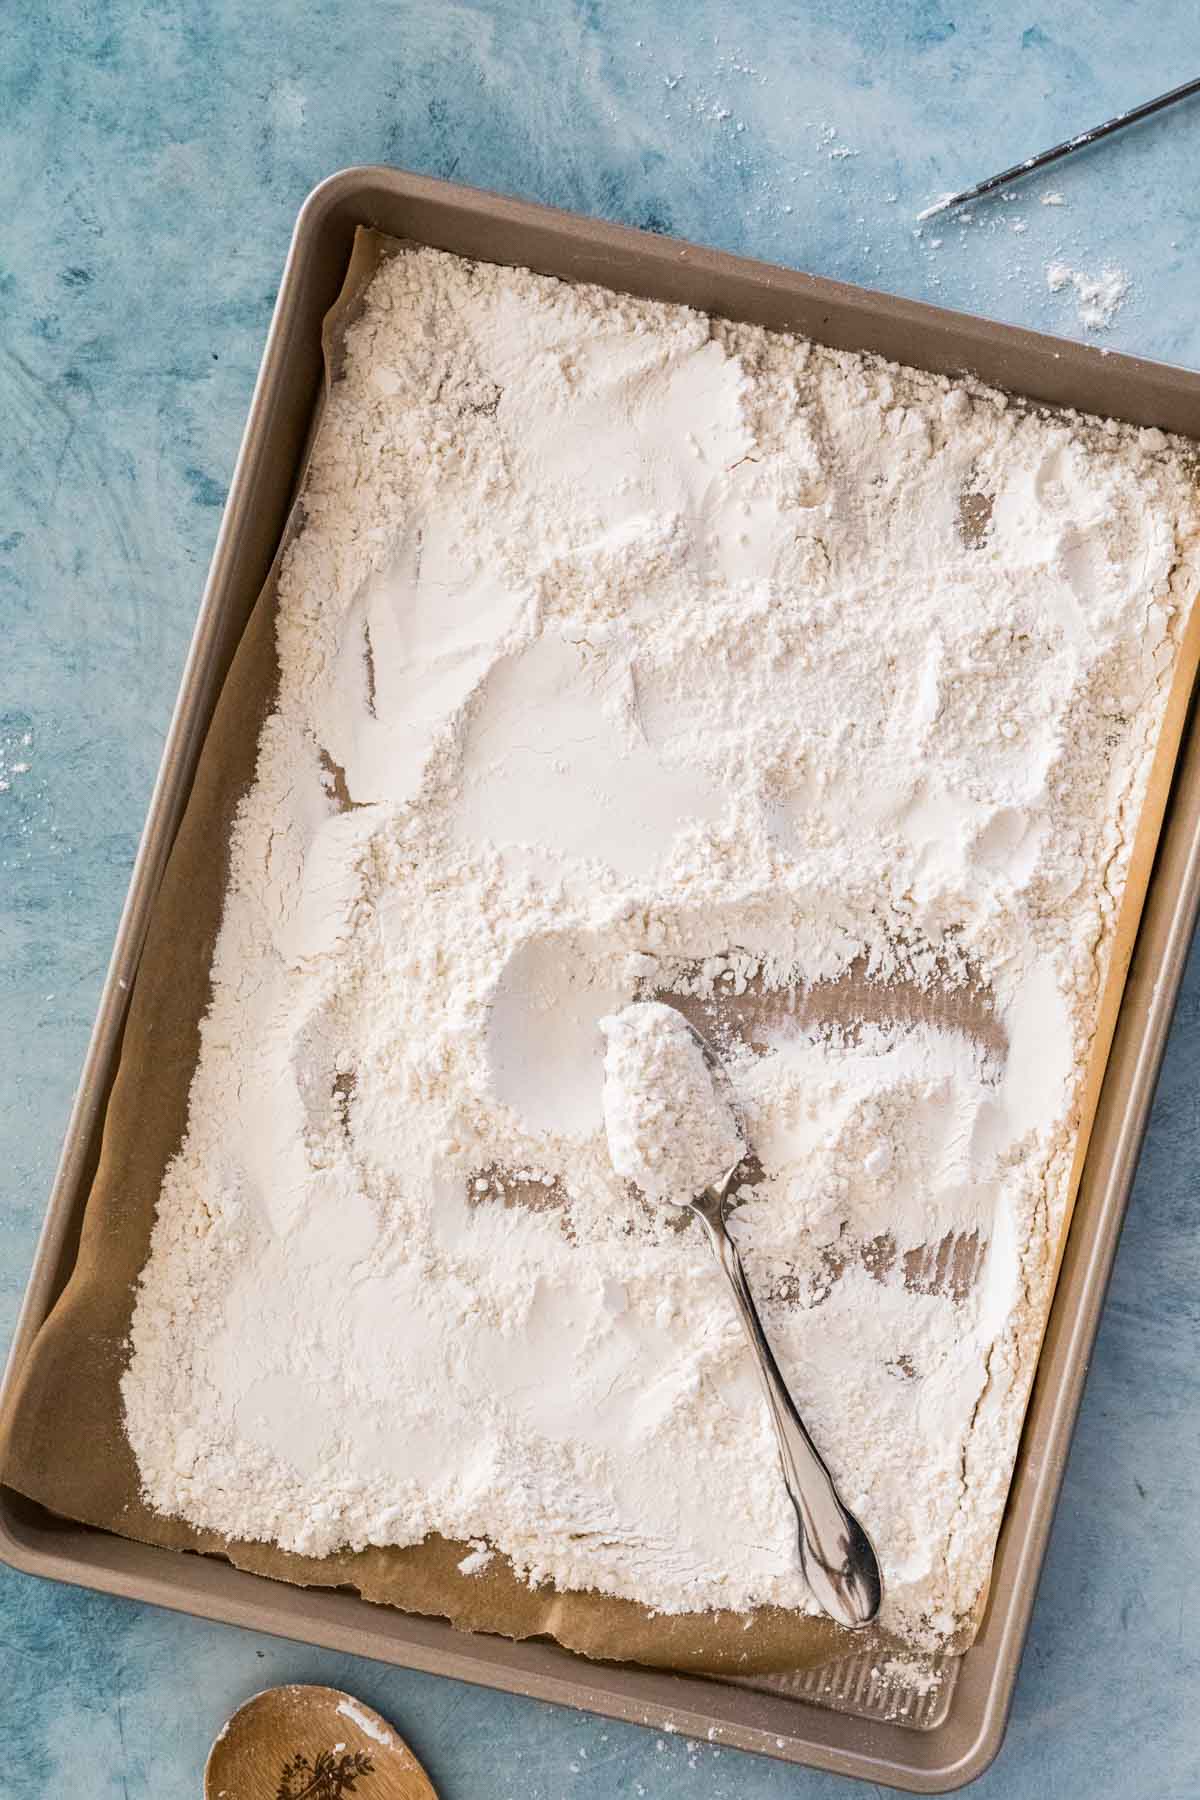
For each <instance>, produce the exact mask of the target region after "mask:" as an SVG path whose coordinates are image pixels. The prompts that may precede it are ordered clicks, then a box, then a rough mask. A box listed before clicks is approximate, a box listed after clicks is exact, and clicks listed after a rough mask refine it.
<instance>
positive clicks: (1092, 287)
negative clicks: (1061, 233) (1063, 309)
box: [1046, 262, 1129, 331]
mask: <svg viewBox="0 0 1200 1800" xmlns="http://www.w3.org/2000/svg"><path fill="white" fill-rule="evenodd" d="M1046 286H1047V287H1048V288H1049V289H1050V292H1051V293H1052V294H1058V293H1061V292H1062V290H1063V288H1065V287H1067V286H1070V287H1073V288H1074V290H1075V299H1076V311H1077V313H1078V315H1079V323H1080V324H1081V325H1082V326H1084V328H1085V329H1086V330H1088V331H1105V330H1107V328H1108V326H1110V325H1111V324H1112V322H1113V320H1114V319H1115V317H1116V315H1117V312H1118V310H1119V308H1120V307H1121V306H1122V305H1123V304H1124V302H1125V297H1126V295H1127V294H1128V292H1129V277H1128V275H1126V273H1125V271H1124V269H1115V268H1112V267H1111V266H1110V267H1109V268H1106V269H1104V270H1103V271H1102V273H1101V274H1099V275H1085V274H1084V272H1083V270H1082V269H1072V268H1068V266H1067V264H1066V263H1065V262H1051V263H1047V264H1046Z"/></svg>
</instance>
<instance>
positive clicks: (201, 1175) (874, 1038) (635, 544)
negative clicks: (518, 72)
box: [124, 250, 1200, 1645]
mask: <svg viewBox="0 0 1200 1800" xmlns="http://www.w3.org/2000/svg"><path fill="white" fill-rule="evenodd" d="M1198 520H1200V515H1198V509H1197V503H1196V496H1195V492H1194V489H1193V486H1192V479H1191V475H1190V472H1189V470H1188V467H1187V465H1186V462H1185V459H1184V451H1183V447H1182V446H1181V445H1179V444H1177V443H1175V442H1173V441H1170V440H1167V439H1165V438H1164V437H1163V436H1162V435H1161V434H1159V433H1157V432H1138V431H1134V430H1130V429H1126V428H1123V427H1116V426H1111V425H1105V424H1101V423H1098V422H1096V421H1087V420H1080V419H1068V418H1063V417H1041V416H1035V415H1033V414H1032V413H1030V412H1028V411H1025V410H1022V409H1020V408H1018V407H1017V406H1015V405H1012V404H1010V403H1008V402H1007V401H1006V400H1005V399H1004V398H1003V397H1002V396H1000V395H998V394H995V393H992V392H988V391H985V390H982V389H978V388H975V387H972V386H971V385H970V384H967V383H961V382H960V383H951V382H949V381H947V380H944V379H939V378H936V377H932V376H926V375H920V374H914V373H912V372H910V371H904V370H901V369H897V368H894V367H889V366H886V365H884V364H882V363H878V362H874V361H871V360H870V359H864V358H859V357H855V356H851V355H846V354H841V353H836V352H832V351H827V350H822V349H818V348H815V347H813V346H812V345H809V344H807V343H804V342H800V341H794V340H791V339H788V338H785V337H782V336H775V335H771V334H769V333H767V332H764V331H762V330H759V329H756V328H750V327H744V326H739V325H734V324H729V323H725V322H722V321H720V320H715V319H714V320H709V319H706V318H703V317H701V316H698V315H697V314H695V313H692V312H688V311H686V310H683V309H681V308H678V307H671V306H665V305H656V304H651V303H648V302H643V301H638V300H632V299H623V298H619V297H614V296H613V295H610V294H608V293H606V292H603V291H600V290H597V289H594V288H588V287H571V286H568V285H564V284H561V283H558V282H556V281H553V280H550V279H547V278H544V277H539V276H535V275H531V274H528V273H524V272H521V271H511V270H502V269H498V268H494V267H489V266H485V265H480V266H476V265H473V264H471V263H468V262H464V261H461V260H458V259H456V258H454V257H451V256H448V255H444V254H441V253H438V252H435V251H427V250H413V251H407V252H404V253H402V254H399V255H397V256H396V257H395V258H394V260H392V261H390V262H389V263H387V264H386V265H385V266H384V268H383V269H382V270H381V272H380V273H379V275H378V276H377V277H376V278H375V280H374V282H373V284H372V286H371V289H370V293H369V297H368V304H367V305H366V308H365V311H364V313H363V316H362V318H361V319H360V320H359V322H358V323H357V324H356V325H355V326H354V327H353V328H352V330H351V331H350V333H349V335H348V342H347V352H346V365H345V376H344V379H342V380H341V381H339V383H338V384H337V386H336V387H335V389H334V391H333V394H332V396H331V398H330V401H329V404H328V406H327V409H326V412H325V416H324V419H323V421H322V424H321V428H320V432H319V436H318V440H317V444H316V448H315V452H314V456H313V461H312V465H311V470H310V474H309V477H308V480H307V484H306V488H305V494H304V502H303V529H302V530H301V531H300V533H299V535H298V536H297V538H296V539H295V541H294V542H293V544H292V546H291V548H290V549H289V551H288V553H287V555H286V557H285V559H284V564H283V570H282V576H281V581H280V610H279V630H278V640H279V653H280V662H281V681H280V687H279V694H278V700H277V703H276V707H275V710H274V712H273V713H272V715H271V716H270V718H269V719H268V721H267V724H266V726H265V728H264V730H263V733H262V738H261V745H260V755H259V763H258V771H257V776H256V779H255V782H254V785H253V788H252V790H251V792H250V793H249V795H248V797H247V798H246V800H245V802H244V804H243V806H242V808H241V812H240V814H239V818H238V821H237V826H236V830H235V834H234V841H233V846H232V867H231V876H230V885H229V892H228V899H227V903H226V909H225V915H224V921H223V925H222V928H221V933H220V937H219V941H218V944H217V948H216V953H215V960H214V966H213V993H212V1004H211V1008H210V1011H209V1013H208V1016H207V1018H206V1019H205V1021H204V1025H203V1031H202V1039H201V1052H200V1058H199V1063H198V1067H197V1070H196V1074H195V1078H194V1082H193V1087H192V1092H191V1107H190V1118H189V1125H188V1131H187V1136H186V1140H185V1142H184V1145H183V1147H182V1149H181V1151H180V1154H179V1155H178V1157H177V1158H176V1159H175V1161H174V1162H173V1163H172V1164H171V1166H170V1168H169V1170H168V1171H167V1174H166V1178H165V1181H164V1185H163V1191H162V1198H161V1204H160V1209H159V1215H158V1222H157V1226H156V1230H155V1235H154V1242H153V1249H152V1253H151V1257H150V1260H149V1263H148V1266H147V1268H146V1271H145V1273H144V1276H143V1279H142V1283H141V1287H140V1291H139V1295H138V1301H137V1308H136V1314H135V1318H134V1323H133V1332H132V1356H131V1361H130V1365H129V1369H128V1372H127V1374H126V1376H125V1379H124V1396H125V1405H126V1419H127V1427H128V1432H129V1437H130V1440H131V1443H132V1445H133V1447H134V1450H135V1452H136V1455H137V1460H138V1465H139V1468H140V1471H141V1478H142V1481H143V1483H144V1486H145V1492H146V1494H147V1496H148V1498H149V1500H150V1501H151V1503H152V1504H153V1505H154V1506H156V1507H157V1508H159V1509H160V1510H162V1511H163V1512H166V1513H170V1514H177V1515H179V1516H182V1517H184V1518H186V1519H188V1520H191V1521H192V1522H194V1523H195V1524H197V1525H201V1526H206V1527H210V1528H212V1529H215V1530H217V1531H219V1532H224V1533H227V1534H229V1535H231V1536H233V1537H238V1538H258V1539H266V1540H273V1541H275V1542H277V1543H279V1544H280V1545H282V1546H284V1547H285V1548H287V1549H291V1550H295V1551H300V1552H304V1553H307V1554H310V1555H321V1554H323V1553H326V1552H328V1551H331V1550H333V1549H334V1548H336V1547H339V1546H345V1545H349V1546H355V1547H360V1546H365V1545H387V1544H413V1543H416V1542H418V1541H420V1540H421V1539H422V1538H423V1537H424V1536H425V1535H426V1534H427V1533H430V1532H440V1533H442V1534H443V1535H445V1536H446V1537H449V1538H453V1539H457V1540H459V1541H460V1542H462V1543H463V1544H469V1545H471V1546H473V1548H472V1550H471V1553H470V1554H471V1556H475V1555H476V1554H477V1553H480V1554H482V1553H485V1552H494V1553H496V1554H499V1555H503V1556H504V1557H507V1558H509V1559H511V1561H512V1563H513V1564H514V1566H515V1567H516V1568H517V1570H518V1571H519V1572H521V1574H522V1575H524V1576H526V1577H527V1578H528V1579H529V1580H530V1581H534V1582H536V1581H541V1580H551V1581H553V1582H554V1583H556V1584H557V1585H558V1587H559V1588H560V1589H570V1588H592V1589H598V1590H600V1591H602V1592H604V1593H607V1594H614V1595H623V1596H628V1597H629V1598H632V1599H634V1600H638V1601H642V1602H644V1603H646V1604H647V1605H649V1606H653V1607H656V1608H659V1609H662V1610H664V1611H668V1612H669V1611H681V1610H690V1609H705V1608H711V1607H731V1608H735V1609H739V1610H744V1609H748V1608H751V1607H754V1606H756V1605H758V1604H762V1603H767V1602H771V1603H776V1604H778V1605H780V1606H785V1607H795V1608H802V1609H803V1608H808V1609H809V1610H812V1603H811V1601H810V1599H809V1596H808V1593H807V1590H806V1587H805V1584H804V1581H803V1579H802V1577H801V1575H800V1571H799V1566H798V1561H797V1555H796V1543H795V1522H794V1518H793V1517H792V1514H791V1507H790V1504H789V1502H788V1499H787V1496H786V1494H785V1492H784V1489H783V1486H782V1483H781V1482H780V1480H779V1474H778V1466H777V1458H776V1454H775V1447H774V1444H773V1441H772V1437H771V1431H770V1426H769V1424H768V1421H767V1418H766V1415H765V1413H764V1410H763V1402H762V1399H761V1396H760V1394H759V1391H758V1387H757V1382H756V1377H755V1371H754V1367H753V1364H752V1362H751V1360H750V1357H749V1355H748V1353H747V1350H746V1348H745V1345H744V1344H743V1342H742V1340H741V1334H740V1330H739V1327H738V1323H737V1319H736V1317H735V1316H734V1313H733V1309H732V1308H731V1307H730V1306H729V1304H728V1295H727V1293H726V1292H725V1289H724V1278H723V1276H722V1274H721V1272H720V1270H719V1269H718V1268H717V1267H716V1266H715V1264H714V1262H713V1260H712V1258H711V1256H710V1255H709V1253H708V1250H707V1246H706V1244H705V1241H704V1238H703V1234H702V1229H701V1227H700V1226H699V1224H698V1223H694V1222H692V1221H690V1220H688V1219H687V1217H686V1215H680V1214H679V1213H678V1212H677V1211H676V1209H675V1208H672V1207H659V1206H655V1205H653V1204H651V1203H649V1202H648V1201H646V1200H644V1199H642V1198H641V1197H639V1196H637V1195H636V1194H633V1193H631V1192H630V1189H629V1187H628V1185H627V1183H626V1181H625V1180H624V1179H623V1178H622V1177H621V1176H620V1175H619V1174H617V1173H616V1172H615V1171H614V1169H613V1167H612V1164H611V1162H610V1159H609V1155H608V1150H607V1145H606V1140H605V1129H604V1118H603V1103H602V1102H603V1084H604V1077H603V1059H604V1053H605V1040H604V1037H603V1034H602V1032H601V1030H600V1021H601V1020H603V1019H605V1018H608V1017H610V1016H613V1015H619V1014H621V1012H622V1010H623V1009H624V1008H626V1007H627V1006H629V1005H630V1004H631V1003H633V1002H641V1001H662V1000H664V999H669V1000H670V1001H671V1003H672V1004H675V1003H678V1004H679V1005H681V1006H683V1007H684V1008H685V1010H686V1008H687V1007H692V1008H695V1009H698V1011H697V1014H696V1016H697V1017H698V1018H702V1019H703V1020H704V1021H705V1029H706V1032H707V1034H708V1035H710V1036H712V1035H713V1034H714V1033H715V1034H716V1037H717V1041H718V1043H719V1046H720V1048H721V1051H722V1054H723V1056H724V1057H725V1058H726V1060H727V1062H728V1066H729V1068H730V1070H731V1072H732V1074H733V1076H734V1078H735V1080H736V1083H737V1087H738V1091H739V1094H740V1096H741V1098H742V1101H743V1103H744V1107H745V1112H746V1118H747V1125H748V1129H749V1133H750V1137H751V1141H752V1142H753V1144H754V1147H755V1150H756V1152H757V1155H758V1157H759V1159H760V1160H761V1163H762V1171H761V1179H757V1180H756V1181H755V1183H754V1185H753V1186H747V1187H746V1188H745V1189H744V1190H743V1191H742V1192H741V1194H740V1196H739V1198H740V1204H739V1205H738V1207H737V1210H736V1215H735V1217H736V1224H735V1229H736V1232H737V1235H738V1240H739V1244H740V1246H741V1249H742V1252H743V1255H744V1257H745V1260H746V1263H747V1268H748V1273H749V1277H750V1280H751V1282H752V1284H753V1287H754V1291H755V1294H756V1296H760V1297H761V1298H762V1302H763V1310H764V1314H765V1319H766V1323H767V1327H768V1329H769V1331H770V1334H771V1338H772V1342H773V1344H774V1347H775V1350H776V1352H777V1355H778V1358H779V1361H780V1364H781V1367H782V1369H783V1372H784V1374H785V1377H786V1378H787V1380H788V1382H789V1383H790V1385H791V1387H792V1390H793V1392H794V1393H795V1395H796V1398H797V1402H798V1404H799V1407H800V1409H801V1411H802V1413H803V1415H804V1417H805V1420H806V1422H807V1423H808V1425H809V1427H810V1428H811V1430H812V1432H813V1435H814V1438H815V1439H816V1441H817V1442H818V1443H819V1445H820V1447H821V1450H822V1452H823V1454H824V1455H825V1456H826V1457H827V1458H828V1461H829V1464H830V1467H831V1469H832V1470H833V1473H834V1475H835V1478H836V1480H837V1482H838V1484H839V1487H840V1489H841V1491H842V1493H843V1494H844V1496H845V1498H846V1500H847V1502H848V1504H849V1505H850V1506H851V1507H852V1508H853V1510H854V1512H855V1513H856V1514H857V1515H858V1516H859V1517H860V1518H861V1519H862V1521H863V1524H864V1525H865V1527H866V1529H867V1530H868V1531H869V1533H870V1535H871V1538H872V1541H873V1542H874V1544H875V1545H876V1546H877V1548H878V1551H879V1554H880V1557H881V1560H882V1564H883V1574H884V1582H885V1610H884V1615H883V1619H882V1622H883V1623H884V1624H885V1625H887V1626H889V1627H891V1628H892V1629H894V1630H897V1631H899V1632H901V1633H903V1634H904V1635H905V1636H906V1637H908V1638H909V1639H911V1640H912V1641H914V1642H916V1643H920V1644H927V1645H936V1644H938V1643H939V1642H942V1641H943V1640H944V1639H945V1637H946V1636H947V1634H949V1633H951V1632H953V1631H955V1630H957V1629H958V1628H960V1627H961V1626H963V1625H964V1623H965V1622H967V1621H969V1619H970V1617H971V1615H972V1609H973V1608H974V1606H975V1604H976V1601H977V1599H978V1596H979V1594H980V1590H981V1588H982V1586H983V1584H984V1582H985V1581H986V1578H987V1574H988V1570H989V1567H990V1562H991V1556H992V1550H993V1545H994V1541H995V1535H996V1531H997V1527H998V1524H999V1520H1000V1514H1001V1509H1002V1506H1003V1503H1004V1497H1005V1493H1006V1490H1007V1486H1008V1482H1009V1477H1010V1471H1011V1467H1012V1459H1013V1455H1014V1452H1015V1448H1016V1443H1017V1436H1018V1431H1019V1427H1020V1421H1021V1416H1022V1411H1023V1407H1024V1402H1025V1398H1026V1394H1027V1391H1028V1387H1029V1382H1030V1378H1031V1374H1032V1368H1033V1362H1034V1358H1035V1353H1036V1348H1037V1343H1038V1337H1039V1333H1040V1329H1041V1325H1042V1321H1043V1318H1044V1314H1045V1308H1046V1305H1047V1303H1048V1298H1049V1292H1050V1286H1051V1281H1052V1273H1053V1268H1054V1261H1055V1254H1056V1246H1057V1243H1058V1238H1059V1231H1060V1227H1061V1224H1062V1221H1063V1218H1064V1214H1065V1209H1066V1206H1067V1204H1068V1190H1069V1171H1070V1167H1071V1160H1072V1151H1073V1144H1074V1137H1075V1132H1076V1127H1077V1123H1078V1110H1077V1086H1078V1082H1077V1077H1078V1071H1079V1069H1080V1067H1081V1065H1082V1064H1083V1062H1084V1061H1085V1060H1086V1057H1087V1053H1088V1048H1089V1044H1090V1041H1091V1038H1092V1035H1093V1031H1094V1028H1095V1020H1096V1013H1097V1006H1098V1001H1099V996H1100V992H1101V988H1102V984H1103V982H1104V978H1105V974H1106V970H1107V967H1108V962H1109V956H1110V951H1111V945H1112V940H1113V929H1114V922H1115V919H1116V915H1117V910H1118V906H1119V903H1120V899H1121V894H1122V890H1123V885H1124V881H1125V875H1126V869H1127V863H1128V857H1129V850H1130V842H1131V836H1132V832H1133V828H1134V826H1135V824H1136V821H1137V818H1138V814H1139V808H1140V806H1141V803H1142V800H1143V797H1144V793H1145V789H1146V781H1147V775H1148V770H1149V767H1150V762H1151V758H1152V753H1153V750H1154V746H1155V743H1156V740H1157V736H1158V732H1159V727H1160V723H1161V720H1162V716H1163V709H1164V704H1165V697H1166V694H1167V690H1168V687H1169V684H1170V681H1171V677H1172V672H1173V670H1174V667H1175V663H1176V658H1177V653H1178V649H1179V645H1180V641H1181V637H1182V632H1183V627H1184V623H1185V620H1186V612H1187V607H1188V605H1189V603H1190V599H1191V596H1192V594H1193V592H1194V591H1195V586H1196V575H1197V566H1198V564H1197V524H1198ZM847 996H849V1000H848V999H847ZM474 1566H476V1565H475V1564H472V1567H474Z"/></svg>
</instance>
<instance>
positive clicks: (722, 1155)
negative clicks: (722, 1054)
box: [600, 1000, 745, 1205]
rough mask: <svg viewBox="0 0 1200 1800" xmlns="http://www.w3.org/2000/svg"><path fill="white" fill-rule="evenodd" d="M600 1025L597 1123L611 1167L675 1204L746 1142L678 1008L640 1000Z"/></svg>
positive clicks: (733, 1160) (724, 1170)
mask: <svg viewBox="0 0 1200 1800" xmlns="http://www.w3.org/2000/svg"><path fill="white" fill-rule="evenodd" d="M600 1029H601V1031H602V1032H603V1033H604V1037H605V1042H606V1045H607V1049H606V1051H605V1056H604V1128H605V1131H606V1133H607V1136H608V1151H609V1155H610V1156H611V1158H612V1165H613V1168H614V1169H615V1170H616V1172H617V1174H618V1175H624V1176H625V1177H626V1178H627V1179H628V1180H629V1181H632V1182H634V1183H635V1184H636V1185H637V1187H638V1188H639V1189H640V1190H641V1192H642V1193H643V1194H645V1195H646V1197H647V1199H649V1200H665V1201H668V1202H673V1203H674V1204H675V1205H682V1204H683V1203H684V1202H685V1201H688V1200H690V1199H692V1198H693V1196H694V1195H696V1194H699V1193H702V1192H703V1191H704V1189H705V1188H706V1187H710V1186H711V1185H712V1184H713V1183H715V1182H719V1181H720V1180H722V1178H723V1177H724V1176H727V1175H728V1174H729V1171H730V1170H731V1169H732V1168H733V1167H734V1166H735V1165H736V1164H737V1163H739V1162H740V1161H741V1159H742V1156H743V1155H744V1153H745V1145H744V1143H743V1140H742V1135H741V1132H740V1131H739V1130H738V1124H737V1119H736V1118H735V1116H734V1114H733V1113H732V1112H731V1111H730V1109H729V1105H728V1102H727V1101H726V1100H725V1099H724V1098H723V1097H722V1096H721V1095H719V1094H718V1092H717V1090H716V1089H715V1087H714V1084H713V1078H712V1076H711V1074H710V1073H709V1070H708V1067H707V1065H706V1063H705V1061H704V1051H703V1050H702V1048H701V1046H700V1044H699V1043H698V1042H697V1040H696V1038H695V1036H694V1035H693V1033H692V1031H691V1029H690V1028H689V1026H688V1025H687V1023H686V1022H685V1021H684V1019H683V1018H682V1017H681V1015H680V1014H679V1013H678V1012H676V1011H675V1009H674V1008H673V1007H670V1006H663V1005H662V1004H661V1002H659V1001H655V1000H649V1001H641V1002H640V1003H638V1004H636V1005H634V1006H627V1007H626V1008H625V1010H624V1011H623V1012H620V1013H616V1014H615V1015H614V1016H613V1017H611V1018H608V1019H601V1021H600Z"/></svg>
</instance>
